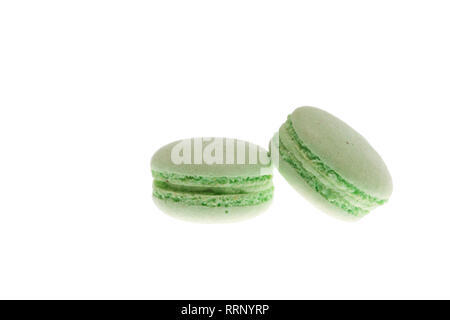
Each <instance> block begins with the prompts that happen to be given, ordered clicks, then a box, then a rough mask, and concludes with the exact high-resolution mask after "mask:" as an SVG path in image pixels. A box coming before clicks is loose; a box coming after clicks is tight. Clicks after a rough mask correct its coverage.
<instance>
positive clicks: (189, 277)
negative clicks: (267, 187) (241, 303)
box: [0, 0, 450, 299]
mask: <svg viewBox="0 0 450 320" xmlns="http://www.w3.org/2000/svg"><path fill="white" fill-rule="evenodd" d="M449 13H450V4H449V3H448V1H398V0H394V1H392V0H390V1H384V0H380V1H321V0H319V1H226V2H219V1H3V2H1V4H0V298H43V299H46V298H58V299H66V298H75V299H77V298H86V299H91V298H105V299H108V298H125V299H131V298H136V299H170V298H179V299H182V298H186V299H195V298H199V299H216V298H223V299H228V298H234V299H244V298H246V299H263V298H264V299H301V298H308V299H312V298H342V299H347V298H360V299H365V298H388V299H389V298H447V299H448V298H450V289H449V288H450V273H449V270H450V256H449V245H450V232H449V230H450V212H449V209H448V202H449V201H448V182H449V181H450V179H449V178H450V177H449V171H448V169H446V166H447V165H448V164H449V161H450V154H449V150H448V146H449V142H448V138H449V136H450V129H449V124H448V119H449V111H448V110H449V107H450V94H449V88H450V76H449V75H450V59H449V57H450V42H449V41H448V39H449V30H450V19H449V18H448V17H449ZM302 105H312V106H317V107H320V108H323V109H325V110H327V111H329V112H331V113H333V114H335V115H336V116H338V117H340V118H341V119H343V120H344V121H346V122H347V123H349V124H350V125H351V126H353V127H354V128H355V129H357V130H358V131H359V132H360V133H361V134H363V135H364V136H365V137H366V138H367V139H368V140H369V141H370V143H371V144H372V145H373V146H374V147H375V149H377V151H378V152H379V153H380V154H381V156H382V157H383V158H384V160H385V162H386V164H387V165H388V167H389V169H390V171H391V174H392V177H393V182H394V192H393V195H392V198H391V200H390V201H389V203H388V204H386V205H384V206H383V207H380V208H379V209H377V210H375V211H373V212H372V213H371V214H369V215H368V216H367V217H366V218H364V219H363V220H361V221H360V222H357V223H346V222H342V221H339V220H335V219H333V218H331V217H329V216H327V215H325V214H323V213H321V212H320V211H318V210H317V209H316V208H314V207H313V206H311V205H310V204H309V203H308V202H306V201H305V200H304V199H303V198H301V197H300V196H299V195H298V194H297V193H296V192H295V191H294V190H293V189H291V188H290V186H289V185H288V184H287V182H285V181H284V179H283V178H282V177H281V176H280V175H279V174H278V172H275V176H274V183H275V188H276V189H275V197H274V201H273V204H272V206H271V208H270V209H269V210H268V211H267V212H265V213H264V214H263V215H261V216H259V217H257V218H255V219H253V220H249V221H246V222H242V223H237V224H229V225H198V224H191V223H186V222H182V221H178V220H174V219H172V218H170V217H168V216H166V215H165V214H163V213H162V212H160V211H159V210H158V209H157V208H156V206H155V205H154V204H153V202H152V199H151V192H152V191H151V183H152V178H151V173H150V164H149V163H150V159H151V156H152V154H153V153H154V152H155V151H156V150H157V149H158V148H159V147H161V146H162V145H165V144H167V143H169V142H171V141H174V140H177V139H181V138H189V137H198V136H226V137H230V138H239V139H243V140H248V141H251V142H254V143H257V144H259V145H262V146H265V147H267V145H268V141H269V139H270V138H271V136H272V134H273V133H274V132H275V131H276V130H277V129H278V127H279V126H280V125H281V123H282V122H283V121H284V120H285V118H286V116H287V115H288V114H289V113H290V112H292V110H294V109H295V108H296V107H299V106H302Z"/></svg>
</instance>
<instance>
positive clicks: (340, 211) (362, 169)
mask: <svg viewBox="0 0 450 320" xmlns="http://www.w3.org/2000/svg"><path fill="white" fill-rule="evenodd" d="M270 152H271V156H272V160H273V162H274V164H275V166H277V167H278V169H279V171H280V173H281V174H282V175H283V176H284V177H285V178H286V180H287V181H288V182H289V183H290V184H291V185H292V186H294V187H295V189H296V190H297V191H299V192H300V193H301V194H302V195H304V196H305V197H306V198H307V199H309V200H311V201H312V202H313V203H314V204H316V205H318V206H319V207H320V208H321V209H323V210H324V211H326V212H328V213H332V214H337V215H338V216H340V217H342V218H350V219H354V218H360V217H362V216H364V215H366V214H367V213H369V212H370V211H371V210H372V209H374V208H376V207H378V206H380V205H382V204H384V203H385V202H386V201H387V200H388V199H389V196H390V195H391V193H392V179H391V176H390V174H389V171H388V169H387V167H386V165H385V163H384V162H383V160H382V159H381V157H380V156H379V155H378V153H377V152H376V151H375V150H374V149H373V148H372V147H371V146H370V144H369V143H368V142H367V140H366V139H364V137H362V136H361V135H360V134H359V133H357V132H356V131H355V130H354V129H352V128H351V127H350V126H348V125H347V124H345V123H344V122H343V121H341V120H339V119H338V118H336V117H335V116H333V115H331V114H330V113H328V112H326V111H323V110H321V109H318V108H314V107H301V108H297V109H296V110H295V111H294V112H293V113H292V114H291V115H289V116H288V119H287V121H286V122H285V123H284V124H283V125H282V126H281V127H280V129H279V131H278V133H277V134H276V135H275V136H274V138H273V139H272V142H271V146H270Z"/></svg>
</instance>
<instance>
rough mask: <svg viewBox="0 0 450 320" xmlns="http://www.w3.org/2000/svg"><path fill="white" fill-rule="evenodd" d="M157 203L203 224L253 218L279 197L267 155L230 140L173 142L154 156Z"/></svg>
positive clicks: (168, 212) (169, 210)
mask: <svg viewBox="0 0 450 320" xmlns="http://www.w3.org/2000/svg"><path fill="white" fill-rule="evenodd" d="M151 170H152V175H153V200H154V202H155V203H156V204H157V206H158V207H159V208H160V209H162V210H163V211H164V212H166V213H167V214H169V215H171V216H174V217H176V218H180V219H183V220H189V221H193V222H201V223H223V222H234V221H239V220H244V219H248V218H250V217H253V216H256V215H258V214H259V213H260V212H262V211H263V210H264V209H265V208H267V207H268V205H269V203H270V201H271V199H272V196H273V184H272V167H271V162H270V159H269V157H268V154H267V151H266V150H264V149H263V148H261V147H258V146H256V145H254V144H252V143H249V142H245V141H242V140H236V139H226V138H193V139H186V140H179V141H175V142H172V143H170V144H168V145H166V146H164V147H162V148H161V149H159V150H158V151H157V152H156V153H155V154H154V155H153V157H152V160H151Z"/></svg>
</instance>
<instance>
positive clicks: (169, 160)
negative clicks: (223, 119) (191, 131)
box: [151, 138, 272, 177]
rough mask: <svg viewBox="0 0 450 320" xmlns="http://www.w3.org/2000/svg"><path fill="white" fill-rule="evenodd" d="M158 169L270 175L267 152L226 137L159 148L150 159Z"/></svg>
mask: <svg viewBox="0 0 450 320" xmlns="http://www.w3.org/2000/svg"><path fill="white" fill-rule="evenodd" d="M151 167H152V170H153V171H156V172H170V173H173V174H177V173H178V174H181V175H191V176H199V177H200V176H201V177H260V176H263V175H271V170H272V169H271V163H270V159H269V157H268V155H267V151H266V150H265V149H263V148H261V147H259V146H257V145H254V144H252V143H249V142H246V141H241V140H236V139H225V138H193V139H186V140H178V141H175V142H172V143H170V144H168V145H166V146H164V147H162V148H161V149H159V150H158V151H157V152H156V153H155V154H154V156H153V157H152V160H151Z"/></svg>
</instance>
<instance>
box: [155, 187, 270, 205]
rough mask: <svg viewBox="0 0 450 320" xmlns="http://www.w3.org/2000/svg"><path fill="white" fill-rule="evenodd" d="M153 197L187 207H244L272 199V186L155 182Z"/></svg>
mask: <svg viewBox="0 0 450 320" xmlns="http://www.w3.org/2000/svg"><path fill="white" fill-rule="evenodd" d="M153 196H154V197H156V198H158V199H161V200H170V201H173V202H180V203H183V205H188V206H202V207H210V208H214V207H225V208H227V207H244V206H254V205H258V204H262V203H264V202H267V201H269V200H271V199H272V196H273V185H272V183H271V182H270V181H269V183H268V184H267V185H265V187H264V188H260V190H258V188H257V187H255V188H254V189H233V188H220V187H219V188H217V187H213V188H202V187H194V188H191V187H186V186H181V185H173V184H170V183H167V182H163V181H157V180H155V181H154V183H153Z"/></svg>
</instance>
